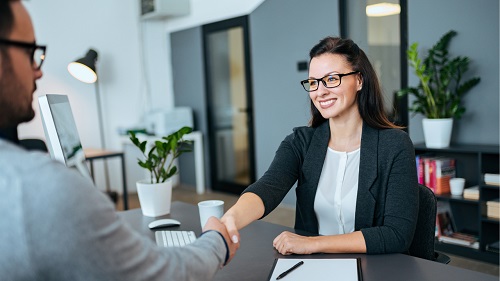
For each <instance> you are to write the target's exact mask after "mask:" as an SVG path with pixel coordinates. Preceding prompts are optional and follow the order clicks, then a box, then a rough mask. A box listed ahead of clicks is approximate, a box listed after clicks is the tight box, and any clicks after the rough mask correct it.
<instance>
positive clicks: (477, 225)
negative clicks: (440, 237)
mask: <svg viewBox="0 0 500 281" xmlns="http://www.w3.org/2000/svg"><path fill="white" fill-rule="evenodd" d="M414 147H415V155H429V156H443V157H451V158H454V159H456V162H455V169H456V176H457V177H461V178H465V180H466V184H465V187H466V188H467V187H470V186H474V185H478V186H479V200H473V199H465V198H463V197H462V196H453V195H451V194H442V195H436V198H437V200H438V201H443V202H447V203H449V206H450V209H451V213H452V216H453V221H454V223H455V227H456V230H457V231H459V232H464V233H470V234H474V235H476V236H477V237H478V238H479V249H473V248H469V247H465V246H460V245H453V244H447V243H443V242H438V241H437V240H436V250H437V251H442V252H446V253H450V254H453V255H459V256H463V257H467V258H471V259H476V260H480V261H485V262H489V263H493V264H499V254H498V253H496V252H492V251H488V250H487V248H489V247H488V245H490V244H491V243H494V242H496V241H498V240H499V228H500V224H499V220H498V219H494V218H489V217H487V216H486V202H487V201H489V200H493V199H495V198H498V197H499V187H498V186H493V185H487V184H485V183H484V177H483V176H484V174H485V173H494V174H498V173H499V171H500V169H499V162H500V159H499V146H498V145H481V144H479V145H474V144H467V145H465V144H451V145H450V146H449V147H447V148H440V149H436V148H427V147H426V146H425V144H415V145H414ZM438 203H439V202H438Z"/></svg>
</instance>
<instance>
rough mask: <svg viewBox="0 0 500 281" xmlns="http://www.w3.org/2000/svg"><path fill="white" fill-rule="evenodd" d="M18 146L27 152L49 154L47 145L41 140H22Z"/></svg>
mask: <svg viewBox="0 0 500 281" xmlns="http://www.w3.org/2000/svg"><path fill="white" fill-rule="evenodd" d="M19 145H20V146H22V147H24V148H26V149H27V150H39V151H43V152H49V150H48V149H47V145H46V144H45V142H44V141H43V140H41V139H22V140H19Z"/></svg>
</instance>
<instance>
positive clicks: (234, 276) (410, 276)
mask: <svg viewBox="0 0 500 281" xmlns="http://www.w3.org/2000/svg"><path fill="white" fill-rule="evenodd" d="M119 214H120V216H121V217H122V218H123V219H124V220H125V221H127V222H128V223H129V224H130V226H131V227H132V228H134V229H135V230H137V231H138V232H139V233H141V234H142V235H144V236H147V237H149V238H150V239H152V240H154V239H155V238H154V231H151V230H149V228H148V224H149V223H150V222H152V221H154V220H156V219H158V218H150V217H144V216H143V215H142V213H141V210H140V209H135V210H130V211H126V212H119ZM163 218H173V219H177V220H179V221H180V222H181V223H182V224H181V226H178V227H171V228H169V229H171V230H193V231H194V232H195V233H196V235H197V236H198V235H200V233H201V227H200V218H199V214H198V208H197V207H196V206H194V205H190V204H186V203H182V202H172V208H171V213H170V214H169V215H167V216H163ZM284 230H288V231H292V232H295V231H294V230H293V229H291V228H288V227H284V226H280V225H276V224H272V223H268V222H264V221H257V222H254V223H252V224H250V225H249V226H247V227H246V228H244V229H243V230H242V231H241V232H240V234H241V247H240V249H239V250H238V252H237V253H236V256H235V257H234V259H233V260H232V261H231V263H230V264H229V265H227V266H226V267H224V268H223V269H221V270H220V271H219V272H218V273H217V275H216V276H215V278H214V280H267V278H268V276H269V273H270V272H271V269H272V266H273V262H274V259H275V258H297V257H300V258H303V259H308V258H315V259H328V258H358V257H359V258H361V267H362V272H363V280H365V281H372V280H373V281H380V280H384V281H400V280H407V281H413V280H415V281H425V280H453V281H460V280H464V281H465V280H467V281H470V280H484V281H490V280H491V281H494V280H495V281H498V276H493V275H488V274H484V273H480V272H475V271H471V270H467V269H462V268H458V267H454V266H450V265H446V264H441V263H437V262H432V261H428V260H424V259H420V258H415V257H411V256H408V255H403V254H387V255H365V254H314V255H300V256H298V255H292V256H282V255H280V254H279V253H278V252H277V251H276V250H275V249H274V248H273V245H272V242H273V239H274V238H275V237H276V236H277V235H278V234H280V233H281V232H282V231H284Z"/></svg>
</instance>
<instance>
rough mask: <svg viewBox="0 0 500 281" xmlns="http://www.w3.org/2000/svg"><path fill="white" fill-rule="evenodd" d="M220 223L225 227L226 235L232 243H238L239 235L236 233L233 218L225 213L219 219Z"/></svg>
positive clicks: (236, 229)
mask: <svg viewBox="0 0 500 281" xmlns="http://www.w3.org/2000/svg"><path fill="white" fill-rule="evenodd" d="M221 222H222V223H223V224H224V225H225V226H226V229H227V233H228V234H229V237H230V239H231V241H233V243H239V241H240V233H239V232H238V228H237V227H236V221H235V218H234V217H233V216H232V215H231V214H229V213H226V214H225V215H224V216H223V217H222V218H221Z"/></svg>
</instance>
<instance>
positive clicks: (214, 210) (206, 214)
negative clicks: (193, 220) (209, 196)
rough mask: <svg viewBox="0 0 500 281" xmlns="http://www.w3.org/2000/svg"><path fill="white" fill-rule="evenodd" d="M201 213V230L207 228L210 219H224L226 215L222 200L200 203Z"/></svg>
mask: <svg viewBox="0 0 500 281" xmlns="http://www.w3.org/2000/svg"><path fill="white" fill-rule="evenodd" d="M198 210H199V211H200V223H201V228H202V229H203V227H204V226H205V224H206V223H207V221H208V218H210V217H216V218H219V219H220V218H222V215H223V214H224V201H222V200H207V201H201V202H199V203H198Z"/></svg>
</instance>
